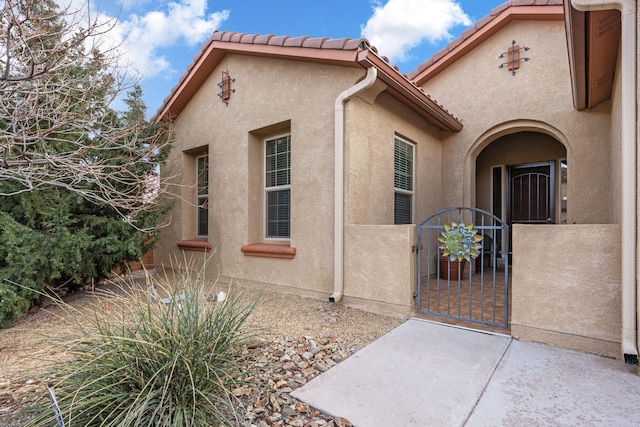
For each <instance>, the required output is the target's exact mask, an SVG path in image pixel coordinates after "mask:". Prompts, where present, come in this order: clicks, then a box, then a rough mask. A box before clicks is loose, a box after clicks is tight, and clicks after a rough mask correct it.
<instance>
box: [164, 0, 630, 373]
mask: <svg viewBox="0 0 640 427" xmlns="http://www.w3.org/2000/svg"><path fill="white" fill-rule="evenodd" d="M636 5H637V2H636V1H635V0H633V1H631V0H627V1H625V0H618V1H606V0H604V1H603V0H599V1H596V0H566V1H565V2H564V3H563V2H562V1H561V0H528V1H525V0H522V1H518V0H512V1H508V2H506V3H505V4H503V5H502V6H500V7H498V8H496V9H494V10H493V11H492V12H491V14H490V15H489V16H487V17H485V18H484V19H482V20H480V21H478V22H477V23H476V24H475V25H474V26H473V27H471V28H469V29H468V30H467V31H465V32H464V33H463V34H462V35H461V37H459V38H458V39H456V40H453V41H452V42H451V43H450V44H449V45H448V46H447V48H446V49H444V50H442V51H441V52H438V53H437V54H436V55H434V56H433V57H432V58H430V59H428V60H427V61H426V62H424V63H423V64H422V65H420V66H419V67H418V69H416V70H415V71H413V72H411V73H410V74H408V75H403V74H401V73H400V72H399V71H398V70H397V68H395V67H394V66H393V65H392V64H390V63H389V62H388V61H387V60H386V59H385V57H384V56H382V55H383V52H377V50H376V49H375V47H374V46H370V44H369V43H368V41H367V40H366V39H358V40H353V39H324V38H321V39H317V38H308V37H288V36H274V35H255V34H240V33H229V32H215V33H214V34H213V35H212V37H211V38H210V39H209V41H207V42H206V43H205V44H204V45H203V47H202V49H201V51H200V52H199V54H198V55H197V56H196V58H195V59H194V61H193V62H192V64H191V65H190V66H189V68H188V69H187V71H186V73H185V74H184V76H183V77H182V79H181V80H180V81H179V83H178V84H177V86H176V87H175V88H174V89H173V90H172V92H171V94H170V95H169V96H168V97H167V98H166V100H165V102H164V104H163V105H162V107H161V108H160V109H159V110H158V113H157V115H156V119H158V120H166V121H171V122H173V125H174V130H175V146H174V148H173V150H172V154H171V157H170V158H169V160H168V161H167V164H166V166H165V167H164V168H163V170H162V173H163V174H164V175H165V176H166V177H170V178H171V179H172V180H173V181H174V183H175V184H178V185H179V188H181V192H182V194H181V198H178V199H177V200H176V206H175V208H174V210H173V212H172V222H171V224H170V226H168V227H167V228H165V229H163V230H162V232H161V235H160V238H159V241H158V247H157V249H156V253H155V262H156V264H159V263H165V264H168V263H170V260H171V259H172V258H175V257H178V258H182V253H184V254H187V256H189V257H194V258H195V259H198V257H200V259H201V258H202V256H201V251H206V250H209V249H211V248H215V251H211V252H209V254H211V255H210V256H211V259H210V261H209V264H208V272H209V273H210V274H211V275H218V274H220V275H222V276H225V277H229V278H236V279H239V280H244V281H248V282H256V283H260V284H263V285H267V286H269V287H271V288H273V289H276V290H280V291H283V292H285V293H287V292H289V293H297V294H301V295H305V296H311V297H316V298H324V299H329V300H331V301H333V302H336V303H342V304H346V305H349V306H352V307H358V308H362V309H366V310H370V311H375V312H379V313H385V314H392V315H396V316H403V317H407V316H411V315H414V314H416V313H427V314H433V315H435V316H436V317H437V316H438V315H441V316H442V317H443V318H458V317H459V318H461V319H463V320H464V318H465V315H464V313H463V312H466V310H467V308H468V309H469V311H470V312H472V311H473V309H472V308H470V307H466V308H464V309H463V310H461V309H460V307H461V306H462V305H464V304H462V303H461V298H467V296H468V298H469V301H468V303H469V305H473V304H475V302H471V301H472V300H473V299H474V298H475V296H474V295H480V298H481V299H484V298H485V297H487V296H488V297H489V298H493V302H492V303H486V304H488V305H493V309H494V310H497V311H498V312H501V313H502V314H501V315H500V316H502V317H501V320H500V321H499V322H493V320H495V319H492V320H489V321H487V320H486V319H485V318H482V319H481V321H479V322H477V323H479V324H480V325H481V326H482V325H486V324H493V323H496V324H498V325H500V322H504V325H503V327H504V330H506V331H507V332H508V333H511V334H512V335H513V336H514V337H517V338H520V339H527V340H536V341H541V342H546V343H550V344H554V345H559V346H564V347H569V348H575V349H581V350H585V351H589V352H593V353H598V354H602V355H606V356H611V357H617V358H624V360H625V361H626V362H627V363H631V364H637V354H638V319H637V316H636V311H637V307H638V304H639V303H638V295H640V294H639V293H638V288H637V271H638V262H637V255H636V254H637V252H638V244H639V242H638V239H637V228H638V221H637V218H638V203H637V201H636V199H637V197H636V193H637V189H638V186H637V177H638V173H637V168H638V164H637V155H636V154H637V153H636V152H637V135H638V122H637V113H636V110H635V108H636V107H635V106H636V102H637V97H638V88H637V84H636V79H637V73H638V71H637V70H638V68H637V45H636V34H637V30H638V16H637V8H636ZM425 59H426V58H425ZM449 208H451V209H449ZM434 219H435V221H434ZM449 221H454V222H460V221H462V222H466V223H473V224H474V225H475V227H476V230H475V231H476V232H479V234H481V235H483V236H485V239H484V241H483V242H482V245H483V249H482V251H481V257H480V258H479V259H476V260H472V261H471V262H470V263H469V264H470V266H469V268H468V269H467V270H465V272H463V274H462V276H461V277H460V278H458V279H452V278H451V277H445V276H441V275H438V272H440V268H441V267H439V266H438V264H437V262H436V259H437V252H438V250H439V248H438V245H439V242H438V241H437V238H438V237H439V236H441V235H442V231H443V227H444V224H445V223H446V222H449ZM442 268H444V267H442ZM485 277H487V279H486V281H485V279H484V278H485ZM477 283H479V285H478V286H480V288H475V287H474V286H476V284H477ZM465 286H466V287H465ZM500 286H503V289H502V291H501V292H499V293H495V288H497V287H500ZM477 289H480V291H479V292H480V294H478V291H477ZM492 289H493V290H492ZM452 293H454V294H456V295H457V297H456V298H457V302H456V300H452V299H451V298H450V295H451V294H452ZM435 294H437V295H438V298H440V297H441V295H445V294H446V295H448V297H447V298H449V299H448V300H447V302H446V304H448V305H449V307H448V308H447V309H446V311H442V309H441V308H440V302H437V304H436V308H435V309H434V308H433V307H429V303H428V298H431V297H432V296H433V295H435ZM442 298H444V297H442ZM496 298H499V299H500V301H499V303H498V304H496V302H495V301H496ZM452 301H453V302H452ZM425 304H426V308H425ZM451 304H453V305H455V304H458V306H457V307H458V309H454V310H453V311H452V310H451V308H450V306H451ZM468 317H469V318H468V319H467V320H471V321H478V319H474V318H473V314H470V315H469V316H468ZM494 317H495V314H494Z"/></svg>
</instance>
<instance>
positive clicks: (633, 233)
mask: <svg viewBox="0 0 640 427" xmlns="http://www.w3.org/2000/svg"><path fill="white" fill-rule="evenodd" d="M571 4H572V6H573V7H574V8H575V9H577V10H581V11H590V10H606V9H617V10H619V11H620V13H621V15H622V34H621V36H622V37H621V52H620V54H621V55H620V56H621V67H620V68H621V70H620V78H621V84H622V90H621V92H622V94H621V103H622V118H621V128H622V129H621V130H622V141H621V142H622V144H621V145H622V161H621V166H622V253H621V256H622V337H621V339H622V353H623V355H624V359H625V362H626V363H630V364H636V365H637V364H638V341H639V340H640V337H639V336H638V327H637V316H636V310H637V307H639V306H640V301H639V300H638V296H639V295H640V292H638V288H637V282H636V277H637V261H636V253H637V252H638V250H640V248H638V239H637V220H636V218H637V215H638V214H639V213H640V211H639V210H638V206H637V202H636V200H637V198H636V192H637V188H638V177H637V139H636V138H637V122H636V101H637V98H638V91H637V86H636V78H637V39H636V37H637V35H636V33H637V16H636V13H637V12H636V10H637V0H571Z"/></svg>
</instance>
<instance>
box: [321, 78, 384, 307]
mask: <svg viewBox="0 0 640 427" xmlns="http://www.w3.org/2000/svg"><path fill="white" fill-rule="evenodd" d="M377 78H378V69H377V68H376V67H370V68H368V69H367V75H366V76H365V78H364V79H363V80H361V81H359V82H358V83H356V84H355V85H353V86H351V87H350V88H349V89H347V90H345V91H344V92H342V93H341V94H340V95H338V97H337V98H336V103H335V130H334V132H335V144H334V148H335V155H334V157H335V166H334V191H333V192H334V198H335V203H334V214H333V215H334V217H333V218H334V219H333V221H334V226H333V248H334V249H333V294H332V295H331V296H330V297H329V301H330V302H336V301H340V299H342V294H343V291H344V104H345V102H347V101H348V100H349V99H350V98H351V97H352V96H354V95H356V94H358V93H360V92H362V91H365V90H367V89H369V88H370V87H371V86H373V84H374V83H375V82H376V79H377Z"/></svg>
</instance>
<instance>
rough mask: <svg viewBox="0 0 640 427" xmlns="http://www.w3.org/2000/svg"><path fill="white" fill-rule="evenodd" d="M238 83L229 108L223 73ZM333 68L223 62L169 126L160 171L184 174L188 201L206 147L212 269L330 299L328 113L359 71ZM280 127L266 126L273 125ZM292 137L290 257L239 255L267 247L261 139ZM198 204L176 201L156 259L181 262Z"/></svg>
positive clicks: (330, 140) (245, 59) (330, 149)
mask: <svg viewBox="0 0 640 427" xmlns="http://www.w3.org/2000/svg"><path fill="white" fill-rule="evenodd" d="M223 70H224V71H228V72H229V74H230V76H231V77H232V78H234V79H235V82H234V83H233V84H232V89H235V92H234V93H232V94H231V98H230V100H229V105H228V106H226V105H225V104H224V103H222V102H221V101H220V99H219V98H218V93H219V92H220V89H219V88H218V86H217V84H218V83H219V82H220V80H221V73H222V71H223ZM364 73H365V72H364V70H362V69H350V68H339V67H335V66H329V65H321V64H310V63H305V62H299V61H285V60H277V59H268V58H258V57H249V56H234V55H229V56H227V57H226V58H225V59H224V60H223V61H222V63H221V64H220V66H219V67H218V68H217V69H216V70H215V71H214V72H213V73H212V74H211V77H210V78H209V79H208V80H207V81H206V82H205V83H204V85H203V86H202V87H201V89H200V90H199V91H198V92H197V93H196V94H195V95H194V97H193V98H192V100H191V101H190V103H189V104H188V105H187V106H186V108H185V109H184V111H183V112H182V113H181V114H180V116H178V117H177V118H176V120H175V132H176V137H175V140H176V142H175V145H174V149H173V151H172V153H171V158H170V159H169V161H168V163H167V167H165V168H163V173H165V174H166V175H172V174H177V173H179V172H180V168H184V169H183V170H182V174H181V176H180V179H181V182H182V184H183V185H184V186H185V187H184V188H183V189H182V192H183V194H184V195H185V196H184V197H185V198H186V199H191V198H192V196H191V195H192V194H193V184H194V170H193V167H194V165H195V162H194V161H191V162H189V159H190V158H192V157H193V156H190V155H189V154H185V151H186V150H190V149H193V148H196V147H208V153H209V163H210V166H209V168H210V173H209V186H210V187H209V195H210V197H209V200H210V202H209V236H208V241H209V242H210V243H211V244H212V246H214V247H215V248H216V252H215V254H214V255H213V256H212V259H211V260H210V263H209V267H208V272H209V273H210V274H211V275H217V274H222V275H223V276H230V277H235V278H240V279H245V280H249V281H259V282H265V283H273V284H277V285H279V286H283V287H285V288H286V287H290V288H295V289H300V290H301V292H304V291H305V290H306V291H308V292H311V293H315V294H318V295H326V296H328V295H329V294H330V293H331V292H332V291H333V214H332V209H333V141H334V129H333V122H334V119H333V115H334V102H335V99H336V97H337V96H338V94H339V93H340V92H341V91H342V90H344V89H346V88H347V87H350V86H351V85H353V84H355V83H356V82H357V81H358V79H359V78H361V77H362V76H363V75H364ZM274 125H278V126H275V127H272V128H270V127H271V126H274ZM283 132H290V133H291V137H292V148H291V150H292V154H291V162H292V169H291V200H292V208H291V209H292V211H291V217H292V222H291V240H290V244H291V246H293V247H295V248H296V250H297V254H296V256H295V258H294V259H291V260H289V259H273V258H262V257H248V256H245V255H244V254H243V253H242V252H241V250H240V248H241V246H242V245H245V244H249V243H258V242H261V241H264V240H265V239H263V238H262V237H261V236H263V233H264V232H263V224H262V222H263V213H262V209H263V201H262V200H263V181H262V180H263V177H262V172H260V171H261V170H262V169H263V164H262V162H263V160H262V156H263V155H262V143H263V142H262V141H263V139H264V138H265V137H270V136H271V137H272V136H276V135H279V134H281V133H283ZM194 216H195V208H194V207H193V206H191V205H189V204H188V203H186V202H180V200H178V201H177V203H176V208H175V209H174V210H173V212H172V223H171V225H170V226H169V227H167V228H165V229H163V230H162V231H161V234H160V239H159V247H158V250H157V259H156V262H157V263H167V262H168V261H169V259H170V257H172V256H177V257H178V258H180V259H181V255H180V253H179V251H178V249H177V247H176V242H177V241H178V240H180V239H193V238H194V237H195V225H194V223H193V218H194Z"/></svg>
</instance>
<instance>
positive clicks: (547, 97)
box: [423, 21, 613, 223]
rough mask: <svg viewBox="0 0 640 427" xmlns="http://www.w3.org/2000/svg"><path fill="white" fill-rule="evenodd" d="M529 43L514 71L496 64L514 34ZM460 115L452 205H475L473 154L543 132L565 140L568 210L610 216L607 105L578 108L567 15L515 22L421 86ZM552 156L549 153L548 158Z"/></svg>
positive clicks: (447, 189)
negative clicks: (518, 134) (514, 136)
mask: <svg viewBox="0 0 640 427" xmlns="http://www.w3.org/2000/svg"><path fill="white" fill-rule="evenodd" d="M512 40H516V42H517V43H518V44H519V45H520V46H526V47H529V48H530V50H529V51H528V52H524V53H523V55H524V56H527V57H530V61H528V62H524V63H522V65H521V66H520V68H519V69H518V70H517V71H516V75H515V76H513V75H511V72H510V71H508V70H507V69H506V67H505V68H498V66H499V65H500V62H501V60H500V59H499V58H498V55H499V54H500V53H502V52H504V51H506V50H507V48H508V47H509V46H510V45H511V41H512ZM423 89H425V91H426V92H427V93H429V94H430V95H431V96H432V97H433V98H434V99H436V100H437V101H438V102H440V103H442V104H443V105H445V106H447V108H448V109H449V110H450V111H452V113H453V114H455V115H456V116H458V117H460V119H461V121H462V122H463V124H464V129H463V130H462V132H460V133H459V134H454V135H452V136H451V137H449V138H447V140H446V141H445V143H444V146H443V163H442V183H443V190H444V203H445V204H446V205H447V206H457V205H475V195H476V190H475V160H476V157H477V155H478V154H479V153H480V152H481V151H482V150H483V149H484V148H485V147H486V146H487V145H489V144H490V143H491V142H493V141H494V140H496V139H497V138H499V137H501V136H503V135H507V134H510V133H515V132H520V131H534V132H541V133H544V134H547V135H551V136H553V137H554V138H555V139H557V140H558V141H560V142H561V143H562V144H564V145H565V146H566V149H567V160H568V163H569V170H570V182H569V186H568V198H569V204H568V209H569V212H568V216H569V217H570V218H571V222H573V221H576V222H577V223H610V222H613V218H612V214H611V208H610V204H611V196H610V189H611V186H612V183H611V176H610V166H611V161H610V158H611V154H610V142H609V138H610V137H611V131H610V117H609V108H610V104H608V103H607V104H606V105H602V106H600V107H598V108H596V109H594V110H589V111H583V112H578V111H576V110H575V109H574V108H573V104H572V95H571V84H570V79H569V65H568V59H567V44H566V39H565V33H564V25H563V22H562V21H537V22H528V21H514V22H512V23H510V24H509V25H507V26H506V27H505V28H503V29H501V30H500V31H498V32H497V33H496V34H495V35H493V36H492V37H490V38H489V39H487V40H486V41H485V42H483V43H482V44H481V45H480V46H478V47H476V48H475V49H474V51H472V52H470V53H468V54H467V55H466V56H464V57H463V58H461V59H460V60H458V61H456V62H455V63H453V64H452V65H451V66H449V67H448V68H446V69H445V70H444V71H442V72H441V73H440V74H438V75H436V76H435V77H433V78H432V79H431V80H429V81H427V82H426V84H425V85H423ZM549 160H552V159H549Z"/></svg>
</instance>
